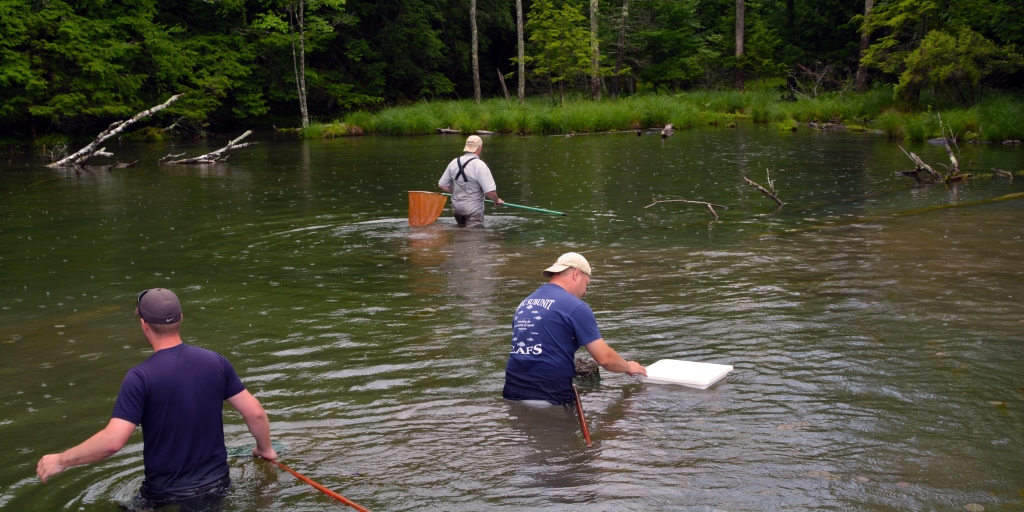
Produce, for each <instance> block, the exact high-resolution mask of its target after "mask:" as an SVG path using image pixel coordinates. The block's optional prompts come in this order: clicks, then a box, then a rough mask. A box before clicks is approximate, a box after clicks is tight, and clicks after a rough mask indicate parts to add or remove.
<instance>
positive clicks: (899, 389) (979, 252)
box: [0, 126, 1024, 511]
mask: <svg viewBox="0 0 1024 512" xmlns="http://www.w3.org/2000/svg"><path fill="white" fill-rule="evenodd" d="M223 142H224V141H219V140H218V141H209V142H203V143H176V144H120V145H116V147H114V148H113V149H112V151H114V153H115V155H116V159H117V160H120V161H125V162H129V161H133V160H138V161H139V163H138V164H137V165H136V166H134V167H130V168H125V169H117V168H115V169H108V168H104V167H91V168H89V169H87V170H86V171H85V172H83V173H80V174H79V173H75V172H74V171H72V170H54V169H49V168H46V167H44V166H43V162H42V161H41V160H40V158H39V157H38V155H17V154H14V155H7V156H5V157H4V158H3V161H2V162H0V178H2V179H0V360H2V363H0V508H3V509H5V510H7V509H9V510H40V511H42V510H55V509H62V508H63V509H68V510H117V509H118V503H120V502H123V501H126V500H127V499H128V498H130V497H131V495H132V494H134V492H135V491H136V490H137V488H138V486H139V485H140V483H141V481H142V457H141V450H142V439H141V435H140V434H139V433H136V434H135V435H134V436H133V437H132V439H131V441H130V442H129V444H128V446H126V447H125V448H124V449H123V450H122V451H121V452H119V453H118V454H116V455H114V456H113V457H111V458H109V459H107V460H106V461H103V462H100V463H97V464H93V465H90V466H84V467H78V468H72V469H69V470H68V471H66V472H65V473H63V474H61V475H58V476H57V477H55V478H54V479H53V480H52V481H51V483H50V484H47V485H43V484H41V483H39V482H38V480H37V479H36V478H35V473H34V470H35V465H36V462H37V461H38V459H39V458H40V457H41V456H42V455H44V454H46V453H52V452H56V451H60V450H63V449H66V448H69V447H71V446H73V445H75V444H77V443H79V442H81V441H83V440H84V439H86V438H87V437H88V436H90V435H91V434H93V433H94V432H95V431H97V430H99V429H100V428H102V427H103V426H104V425H105V424H106V422H107V420H108V419H109V415H110V411H111V408H112V406H113V402H114V398H115V397H116V394H117V389H118V386H119V385H120V382H121V379H122V377H123V376H124V374H125V372H126V371H127V369H128V368H130V367H131V366H132V365H134V364H136V363H138V362H140V361H142V360H143V359H144V358H146V357H147V355H148V353H149V352H148V351H147V348H148V346H147V345H146V343H145V340H144V339H143V338H142V336H141V334H140V332H139V328H138V323H137V321H136V320H134V319H133V318H132V311H133V308H134V301H135V297H136V295H137V294H138V292H139V291H141V290H143V289H146V288H151V287H157V286H161V287H166V288H171V289H173V290H175V291H176V292H177V293H178V294H179V296H180V297H181V299H182V302H183V305H184V310H185V321H184V326H183V334H184V337H185V338H186V341H188V342H191V343H194V344H196V345H200V346H203V347H207V348H211V349H214V350H217V351H219V352H221V353H223V354H225V355H227V356H228V358H229V359H230V360H231V361H232V362H233V363H234V364H235V366H236V368H237V370H238V372H239V374H240V375H241V377H242V379H243V381H244V382H245V383H246V384H247V385H248V387H249V389H250V390H251V391H253V393H254V394H255V395H256V396H257V397H258V398H259V399H260V400H261V401H262V402H263V404H264V406H265V407H266V408H267V410H268V412H269V414H270V416H271V424H272V428H273V435H274V438H275V441H278V442H280V443H282V444H283V446H284V449H283V450H282V452H281V455H282V461H283V462H285V463H286V464H289V465H290V466H291V467H292V468H294V469H296V470H297V471H300V472H302V473H304V474H305V475H306V476H308V477H310V478H313V479H314V480H317V481H319V482H320V483H322V484H324V485H325V486H327V487H329V488H331V489H334V490H335V491H337V492H339V493H341V494H343V495H345V496H346V497H348V498H349V499H351V500H353V501H355V502H357V503H359V504H361V505H363V506H365V507H367V508H369V509H372V510H375V511H378V510H379V511H403V510H465V511H475V510H531V509H534V510H536V509H544V510H781V509H785V510H837V511H838V510H866V511H874V510H878V511H883V510H886V511H887V510H897V509H898V510H963V509H964V507H965V506H968V505H971V504H976V505H981V506H984V507H985V509H986V510H1021V509H1022V508H1024V377H1022V375H1024V373H1022V371H1021V361H1024V239H1022V237H1024V199H1021V198H1020V197H1017V198H1005V196H1008V195H1011V194H1021V193H1022V192H1024V179H1021V178H1019V177H1018V179H1016V180H1013V181H1010V180H1007V179H1002V178H994V177H988V176H980V178H981V179H977V180H975V181H973V182H970V183H966V184H962V185H957V186H951V187H947V186H943V185H936V186H922V185H917V184H915V182H914V180H912V179H910V178H906V177H902V176H898V175H896V173H897V172H898V171H901V170H905V169H907V168H909V167H911V164H910V162H909V160H908V159H907V158H906V157H905V156H904V155H903V153H902V152H901V151H900V148H899V146H898V145H897V143H894V142H890V141H888V140H886V139H885V138H884V137H882V136H878V135H874V134H854V133H832V134H825V133H821V132H813V131H810V130H801V131H797V132H795V133H788V132H787V133H779V132H776V131H775V130H773V129H766V128H763V127H760V126H740V127H739V129H725V128H722V129H708V130H694V131H682V132H677V133H676V135H675V136H673V137H671V138H669V139H667V140H664V141H663V140H661V139H660V138H658V137H656V136H643V137H637V136H635V135H633V134H622V135H592V136H577V137H572V138H561V137H532V138H516V137H493V138H488V139H487V140H486V142H485V148H484V154H483V157H484V159H485V160H486V161H487V162H488V164H489V165H490V166H491V168H492V170H493V171H494V175H495V179H496V181H497V183H498V190H499V193H500V195H501V196H502V198H503V199H505V200H506V201H509V202H513V203H518V204H524V205H532V206H538V207H542V208H548V209H553V210H559V211H565V212H567V213H568V216H566V217H558V216H553V215H546V214H542V213H535V212H529V211H525V210H517V209H513V208H503V209H500V210H498V211H495V210H491V209H490V208H489V209H488V212H487V213H488V216H487V224H488V228H487V229H485V230H460V229H457V228H455V226H454V224H453V222H452V221H451V219H450V212H449V211H447V210H446V213H445V214H444V215H443V216H442V218H441V219H440V220H439V221H438V222H436V223H434V224H433V225H431V226H427V227H421V228H410V227H409V226H408V223H407V221H406V214H407V200H406V191H408V190H435V183H436V181H437V178H438V176H439V175H440V173H441V171H442V170H443V167H444V166H445V165H446V164H447V162H448V161H449V160H450V159H451V158H453V157H454V156H455V155H456V154H458V150H459V149H461V146H462V143H461V139H460V138H453V137H444V136H431V137H409V138H385V137H366V138H354V139H343V140H329V141H297V140H272V139H270V138H269V136H268V138H265V139H263V140H260V143H259V144H258V145H256V146H252V147H248V148H243V149H239V150H236V151H234V152H233V153H234V154H233V155H232V156H231V158H230V159H229V160H228V161H227V162H226V163H222V164H218V165H215V166H199V167H197V166H166V165H164V166H160V165H158V164H157V160H158V159H160V158H161V157H163V156H164V155H166V154H168V153H182V152H185V153H187V154H188V155H189V156H194V155H197V154H200V153H202V152H206V151H209V150H211V149H216V148H219V147H220V146H221V145H223ZM906 147H907V149H908V150H909V151H915V152H918V153H919V154H920V155H921V156H922V157H923V158H924V159H925V160H926V161H929V162H931V163H933V164H934V165H937V164H940V163H942V162H946V161H947V160H946V156H945V154H944V151H942V150H941V149H940V148H938V147H934V146H929V145H918V146H913V145H912V146H906ZM108 149H110V148H109V147H108ZM961 160H962V162H963V163H964V166H965V167H967V168H968V169H969V170H971V171H972V172H975V173H978V174H986V173H990V172H991V171H990V169H991V168H993V167H997V168H1002V169H1007V170H1013V171H1019V170H1021V169H1022V167H1024V153H1022V152H1021V150H1019V149H1015V148H1013V147H1008V146H1003V145H984V146H968V147H964V148H963V153H962V155H961ZM940 168H941V167H940ZM769 173H770V179H771V180H772V181H774V183H775V187H776V189H777V190H778V191H779V195H780V197H781V198H782V199H783V200H784V201H785V202H786V204H785V206H783V207H781V208H779V207H777V205H775V203H773V202H772V201H770V200H768V199H766V198H765V197H763V196H761V194H760V193H758V192H757V191H756V190H754V189H753V188H751V187H750V186H748V185H747V184H746V183H745V182H744V180H743V177H744V176H746V177H749V178H750V179H751V180H753V181H755V182H758V183H760V184H762V185H764V186H768V180H769ZM668 199H687V200H696V201H707V202H711V203H714V204H717V205H721V206H723V207H727V208H721V207H719V208H716V211H717V213H718V214H719V215H720V218H719V219H718V220H715V219H714V217H713V216H712V215H711V214H710V213H709V212H708V211H707V210H706V209H705V208H704V207H703V206H701V205H697V204H690V203H684V202H664V201H665V200H668ZM655 201H660V202H657V204H653V205H652V203H655ZM569 250H574V251H578V252H582V253H584V254H585V255H586V256H587V257H588V258H589V259H590V262H591V263H592V265H593V267H594V272H595V274H594V279H593V282H592V284H591V285H590V289H589V293H588V295H587V297H586V300H587V301H588V303H589V304H590V305H591V306H592V307H593V309H594V310H595V312H596V314H597V317H598V323H599V324H600V326H601V329H602V334H603V335H604V338H605V339H606V340H608V342H609V344H610V345H611V346H613V347H614V348H616V349H617V350H618V351H619V352H620V353H622V354H623V355H624V356H625V357H627V358H629V359H635V360H637V361H639V362H641V363H643V364H651V363H654V362H655V361H657V360H659V359H684V360H692V361H702V362H713V363H721V364H730V365H733V366H734V367H735V370H734V371H733V372H732V373H730V374H729V376H728V378H727V379H726V380H725V381H722V382H720V383H718V384H716V385H714V386H712V387H711V388H709V389H706V390H699V389H692V388H687V387H682V386H674V385H659V384H651V383H644V382H641V381H639V380H637V379H636V378H631V377H627V376H624V375H619V374H610V373H607V372H605V373H603V377H602V379H601V382H600V383H599V384H596V385H594V384H588V385H584V386H581V392H582V395H583V404H584V406H585V408H586V412H587V419H588V420H589V423H590V429H591V433H592V436H593V438H594V447H593V448H591V449H588V448H586V446H585V444H584V442H583V440H582V438H581V436H580V429H579V424H578V422H577V420H576V418H575V416H574V415H572V414H571V413H570V412H567V411H563V410H561V409H553V410H530V409H520V408H519V407H518V406H513V405H510V404H508V403H506V402H504V401H503V400H502V399H501V398H500V392H501V386H502V382H503V369H504V363H505V359H506V357H507V351H508V348H507V347H508V343H509V341H508V340H509V338H510V334H511V316H512V313H513V312H514V308H515V306H516V305H517V304H518V303H519V301H520V300H522V299H523V298H524V297H525V296H526V295H528V294H529V293H531V292H532V291H533V290H534V289H535V288H536V287H538V286H539V285H541V284H542V282H543V278H542V277H541V275H540V272H541V270H542V269H543V268H544V267H546V266H547V265H548V264H550V263H551V262H553V261H554V260H555V259H556V258H557V257H558V255H559V254H561V253H562V252H565V251H569ZM228 409H229V412H228V413H227V414H226V423H227V442H228V445H229V447H233V448H238V447H241V446H242V445H245V444H249V443H251V438H250V437H249V435H248V433H247V431H246V429H245V426H244V423H243V422H242V421H241V418H240V417H239V416H238V415H237V414H236V413H234V412H233V411H232V410H230V407H228ZM183 449H187V447H183ZM231 468H232V469H231V473H232V478H233V479H234V482H235V486H234V489H233V491H232V494H231V496H230V497H229V499H228V500H227V501H226V502H225V504H224V509H225V510H229V511H236V510H238V511H241V510H338V509H344V508H345V507H344V506H342V505H339V504H337V503H335V502H333V501H331V500H330V499H329V498H328V497H326V496H324V495H323V494H321V493H319V492H317V491H316V490H314V489H313V488H312V487H310V486H308V485H306V484H304V483H302V482H300V481H298V480H296V479H295V478H294V477H292V476H290V475H288V474H286V473H283V472H282V471H281V470H279V469H277V468H275V467H273V466H271V465H269V464H268V463H266V462H264V461H258V460H252V459H249V458H245V457H234V458H232V459H231Z"/></svg>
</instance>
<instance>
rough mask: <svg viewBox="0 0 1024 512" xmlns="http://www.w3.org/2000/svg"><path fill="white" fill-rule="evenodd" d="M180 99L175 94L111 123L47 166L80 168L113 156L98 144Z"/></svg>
mask: <svg viewBox="0 0 1024 512" xmlns="http://www.w3.org/2000/svg"><path fill="white" fill-rule="evenodd" d="M180 97H181V95H180V94H175V95H174V96H171V97H170V99H168V100H167V101H165V102H163V103H161V104H159V105H157V106H155V107H153V108H150V109H148V110H143V111H142V112H139V113H138V114H135V116H134V117H132V118H131V119H129V120H127V121H115V122H113V123H111V124H110V126H108V127H107V129H106V130H103V132H102V133H100V134H99V136H97V137H96V140H94V141H92V142H91V143H89V145H87V146H85V147H84V148H82V149H79V150H78V151H76V152H74V153H72V154H71V155H68V156H67V157H64V158H62V159H60V160H59V161H57V162H54V163H52V164H49V167H80V166H82V165H85V163H86V162H87V161H89V159H90V158H92V157H94V156H113V154H112V153H108V152H107V151H106V149H107V148H103V147H100V144H102V143H103V141H105V140H107V139H109V138H111V137H113V136H114V135H117V134H119V133H121V132H123V131H124V129H125V128H127V127H129V126H130V125H131V124H132V123H134V122H136V121H138V120H139V119H142V118H145V117H149V116H151V115H153V114H155V113H157V112H159V111H161V110H163V109H165V108H167V106H168V105H170V104H171V103H174V102H175V101H176V100H177V99H178V98H180Z"/></svg>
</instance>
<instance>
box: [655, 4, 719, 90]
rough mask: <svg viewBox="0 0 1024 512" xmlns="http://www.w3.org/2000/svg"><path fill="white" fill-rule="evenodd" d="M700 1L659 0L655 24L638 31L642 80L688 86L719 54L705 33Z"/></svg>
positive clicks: (674, 85)
mask: <svg viewBox="0 0 1024 512" xmlns="http://www.w3.org/2000/svg"><path fill="white" fill-rule="evenodd" d="M697 6H698V0H680V1H675V0H655V2H653V4H652V7H651V10H652V14H653V20H654V22H655V23H654V24H653V25H652V26H651V27H649V28H646V29H644V30H641V31H639V32H638V33H637V34H636V36H635V37H636V39H637V42H638V44H639V45H640V49H639V51H638V58H639V59H640V60H641V62H643V65H642V66H640V69H641V70H640V73H639V77H640V79H641V80H644V81H646V82H650V83H652V84H654V88H655V90H657V89H658V86H659V85H660V84H666V85H668V86H669V87H670V88H673V89H675V88H678V87H685V86H687V85H690V84H691V83H693V82H694V80H695V79H697V78H699V77H700V76H701V75H703V73H704V66H705V65H706V64H707V63H708V62H709V61H710V60H713V59H715V58H717V57H718V56H719V52H717V51H715V50H714V49H712V48H711V47H710V46H709V44H708V41H707V39H706V37H705V36H704V35H703V34H701V28H702V27H701V24H700V21H699V19H698V18H697Z"/></svg>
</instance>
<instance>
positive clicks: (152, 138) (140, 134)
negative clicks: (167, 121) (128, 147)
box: [121, 126, 173, 142]
mask: <svg viewBox="0 0 1024 512" xmlns="http://www.w3.org/2000/svg"><path fill="white" fill-rule="evenodd" d="M121 138H122V139H124V140H134V141H139V142H159V141H163V140H170V139H172V138H173V137H171V136H170V134H168V133H167V131H166V130H163V129H161V128H157V127H155V126H146V127H144V128H140V129H138V130H135V131H133V132H131V133H129V134H127V135H124V136H123V137H121Z"/></svg>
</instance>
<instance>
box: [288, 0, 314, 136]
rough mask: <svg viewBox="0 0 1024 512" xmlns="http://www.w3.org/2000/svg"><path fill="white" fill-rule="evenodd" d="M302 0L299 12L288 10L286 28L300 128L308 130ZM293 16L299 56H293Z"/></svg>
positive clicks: (300, 0)
mask: <svg viewBox="0 0 1024 512" xmlns="http://www.w3.org/2000/svg"><path fill="white" fill-rule="evenodd" d="M304 5H305V3H304V1H303V0H299V2H298V6H299V12H298V14H297V15H295V12H294V11H293V10H292V9H291V8H290V7H289V9H288V19H289V23H288V28H289V31H290V32H291V39H292V68H293V69H294V70H295V87H296V88H297V89H298V90H299V112H300V113H301V114H302V127H303V128H309V111H308V110H307V109H306V32H305V30H304V28H303V23H304V20H303V6H304ZM293 16H295V20H297V22H298V23H297V25H298V27H299V55H298V56H296V55H295V28H294V26H293V23H292V17H293Z"/></svg>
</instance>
